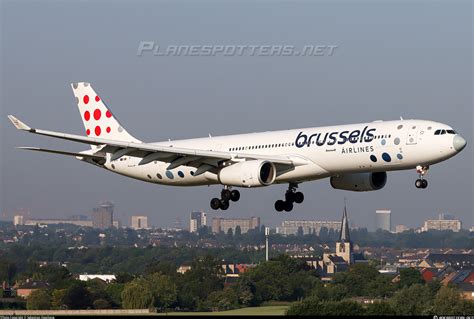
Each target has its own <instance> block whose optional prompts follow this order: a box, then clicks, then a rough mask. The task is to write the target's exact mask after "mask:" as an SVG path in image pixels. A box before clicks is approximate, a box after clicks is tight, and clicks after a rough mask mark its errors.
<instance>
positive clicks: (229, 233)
mask: <svg viewBox="0 0 474 319" xmlns="http://www.w3.org/2000/svg"><path fill="white" fill-rule="evenodd" d="M233 237H234V234H233V232H232V228H229V229H228V230H227V238H228V239H232V238H233Z"/></svg>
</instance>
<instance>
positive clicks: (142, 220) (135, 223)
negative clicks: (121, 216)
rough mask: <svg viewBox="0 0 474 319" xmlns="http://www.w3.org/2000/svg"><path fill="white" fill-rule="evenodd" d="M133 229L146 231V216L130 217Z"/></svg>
mask: <svg viewBox="0 0 474 319" xmlns="http://www.w3.org/2000/svg"><path fill="white" fill-rule="evenodd" d="M132 228H133V229H148V216H132Z"/></svg>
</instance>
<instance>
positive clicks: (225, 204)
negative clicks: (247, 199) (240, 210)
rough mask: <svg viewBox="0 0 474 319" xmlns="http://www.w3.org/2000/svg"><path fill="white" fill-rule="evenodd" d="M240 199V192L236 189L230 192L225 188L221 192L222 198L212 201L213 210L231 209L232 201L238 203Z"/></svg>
mask: <svg viewBox="0 0 474 319" xmlns="http://www.w3.org/2000/svg"><path fill="white" fill-rule="evenodd" d="M239 199H240V192H239V191H238V190H236V189H234V190H230V189H229V187H228V186H224V189H223V190H222V191H221V198H220V199H219V198H217V197H215V198H213V199H211V208H212V209H214V210H217V209H219V208H220V209H222V210H226V209H228V208H229V203H230V201H233V202H236V201H238V200H239Z"/></svg>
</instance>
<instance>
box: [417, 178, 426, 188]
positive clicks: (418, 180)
mask: <svg viewBox="0 0 474 319" xmlns="http://www.w3.org/2000/svg"><path fill="white" fill-rule="evenodd" d="M422 185H423V180H421V179H417V180H416V181H415V187H416V188H421V186H422ZM427 185H428V184H427Z"/></svg>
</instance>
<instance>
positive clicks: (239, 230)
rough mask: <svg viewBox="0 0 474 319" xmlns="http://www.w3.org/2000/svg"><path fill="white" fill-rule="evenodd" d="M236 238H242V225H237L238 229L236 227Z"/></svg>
mask: <svg viewBox="0 0 474 319" xmlns="http://www.w3.org/2000/svg"><path fill="white" fill-rule="evenodd" d="M235 237H236V238H240V237H242V230H241V229H240V225H237V227H235Z"/></svg>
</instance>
